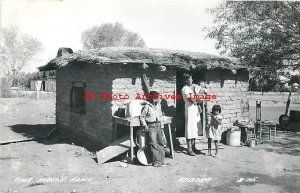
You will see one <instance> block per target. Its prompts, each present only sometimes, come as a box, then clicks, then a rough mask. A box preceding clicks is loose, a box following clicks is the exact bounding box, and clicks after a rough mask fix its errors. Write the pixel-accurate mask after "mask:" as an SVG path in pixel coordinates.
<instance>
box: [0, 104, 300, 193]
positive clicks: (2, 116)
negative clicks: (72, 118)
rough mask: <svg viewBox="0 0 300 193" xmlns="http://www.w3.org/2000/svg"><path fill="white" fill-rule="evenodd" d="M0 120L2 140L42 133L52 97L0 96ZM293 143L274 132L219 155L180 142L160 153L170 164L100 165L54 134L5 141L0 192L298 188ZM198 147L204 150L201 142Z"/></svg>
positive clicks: (51, 123) (291, 136) (299, 139)
mask: <svg viewBox="0 0 300 193" xmlns="http://www.w3.org/2000/svg"><path fill="white" fill-rule="evenodd" d="M283 106H284V105H283ZM271 111H274V110H271ZM271 111H270V112H271ZM251 112H252V111H251ZM280 112H281V110H280ZM252 113H253V112H252ZM276 113H277V112H276ZM251 116H253V115H251ZM0 121H1V122H0V133H1V135H0V140H1V141H8V140H11V139H28V138H30V137H41V136H45V135H46V134H47V133H48V132H49V131H50V130H51V129H52V128H53V127H55V100H53V99H52V100H51V99H50V100H39V101H36V100H32V99H0ZM37 130H38V131H40V132H36V131H37ZM36 133H38V134H36ZM36 135H38V136H36ZM299 144H300V132H288V131H279V132H278V135H277V138H276V139H275V140H271V141H268V140H265V141H264V142H263V144H260V145H257V146H256V147H255V148H250V147H246V146H242V147H230V146H227V145H222V147H224V149H221V150H220V157H219V158H214V157H209V156H203V155H198V156H196V157H191V156H188V155H186V154H185V147H184V146H180V147H176V149H175V150H176V153H175V159H170V158H166V162H167V163H170V164H171V165H172V166H170V167H166V168H154V167H151V166H141V165H138V164H128V163H126V162H124V161H123V162H122V161H119V160H116V161H113V162H109V163H105V164H102V165H99V164H97V163H96V161H95V160H94V159H92V156H91V154H90V152H89V151H87V150H86V149H83V148H82V147H81V146H80V145H78V144H77V143H76V142H75V144H72V141H70V140H66V139H63V138H61V137H59V136H57V137H53V138H50V139H49V140H38V139H36V140H34V141H29V142H21V143H11V144H7V145H0V193H10V192H14V193H23V192H26V193H27V192H30V193H31V192H32V193H33V192H37V193H41V192H42V193H44V192H49V193H50V192H51V193H55V192H57V193H61V192H67V193H71V192H78V193H80V192H87V193H92V192H94V193H95V192H116V193H119V192H122V193H123V192H128V193H129V192H130V193H134V192H211V193H213V192H228V193H234V192H245V193H247V192H251V193H252V192H262V193H265V192H270V193H277V192H278V193H284V192H295V193H296V192H297V193H298V192H299V190H300V164H299V163H300V162H299V161H300V157H299V156H300V146H299ZM197 147H198V148H199V149H202V150H203V151H204V152H206V151H207V149H206V148H207V144H206V141H205V140H201V141H200V143H198V144H197Z"/></svg>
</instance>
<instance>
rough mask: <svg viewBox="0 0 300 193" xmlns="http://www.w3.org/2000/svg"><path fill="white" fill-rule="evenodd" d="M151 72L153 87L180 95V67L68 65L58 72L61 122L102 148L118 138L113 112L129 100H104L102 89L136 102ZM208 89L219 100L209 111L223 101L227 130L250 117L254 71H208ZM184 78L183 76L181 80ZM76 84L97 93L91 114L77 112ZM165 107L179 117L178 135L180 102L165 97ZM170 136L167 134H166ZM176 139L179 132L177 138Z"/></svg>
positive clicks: (58, 118) (89, 103)
mask: <svg viewBox="0 0 300 193" xmlns="http://www.w3.org/2000/svg"><path fill="white" fill-rule="evenodd" d="M143 73H145V74H146V76H147V79H148V82H149V84H150V87H151V90H157V91H159V92H160V93H163V94H174V93H175V90H176V71H175V70H170V69H167V70H166V71H165V72H160V71H158V70H157V69H155V68H153V67H151V66H150V67H149V69H147V70H142V69H141V68H139V67H138V66H136V65H135V66H134V65H133V64H132V65H129V64H128V65H117V64H110V65H103V66H99V65H96V64H81V63H77V64H75V65H68V66H65V67H62V68H60V69H58V70H57V72H56V82H57V84H56V89H57V90H56V123H57V127H58V128H60V129H65V130H67V131H68V132H66V133H68V134H70V135H74V136H76V137H77V138H78V139H82V140H90V141H91V142H94V143H95V145H97V146H99V147H104V146H106V145H108V144H110V143H111V142H112V138H113V127H112V115H113V114H114V113H115V112H116V110H117V109H118V107H119V106H122V105H124V104H126V103H127V102H128V100H101V99H100V98H99V96H100V94H101V93H105V92H106V93H111V94H128V95H129V100H133V99H134V98H135V97H136V95H137V93H140V94H143V93H144V91H143V89H142V84H141V75H142V74H143ZM205 77H206V78H205V79H206V81H207V86H208V91H209V93H211V94H216V95H217V100H216V101H211V102H209V103H208V110H209V111H211V108H212V106H213V105H214V104H216V103H221V104H222V107H223V109H222V114H223V117H224V120H223V123H224V128H226V127H230V126H231V125H232V123H233V122H234V121H235V120H237V119H240V118H246V117H248V116H249V104H248V99H247V91H248V73H246V72H245V73H239V72H238V73H237V74H236V75H232V74H231V73H230V72H225V71H224V70H222V71H221V70H220V71H208V72H207V73H206V75H205ZM179 81H180V80H179ZM74 82H82V83H85V92H93V93H94V94H95V96H96V98H95V100H90V101H86V102H85V113H78V112H73V111H72V110H71V107H70V94H71V88H72V86H73V83H74ZM162 110H163V111H164V112H165V114H166V115H167V116H171V117H173V118H174V119H173V125H172V130H173V135H174V134H175V127H176V110H175V100H173V99H166V100H163V101H162ZM166 134H167V132H166ZM174 137H175V136H174Z"/></svg>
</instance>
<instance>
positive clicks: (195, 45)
mask: <svg viewBox="0 0 300 193" xmlns="http://www.w3.org/2000/svg"><path fill="white" fill-rule="evenodd" d="M0 1H1V0H0ZM220 2H222V1H221V0H210V1H209V0H2V6H1V27H9V26H17V27H18V28H19V30H20V32H21V33H25V34H28V35H31V36H32V37H34V38H37V39H38V40H39V41H40V42H41V43H42V44H43V49H42V50H41V53H40V54H39V55H37V57H36V60H35V61H33V62H32V63H31V64H30V65H29V66H27V67H26V68H25V69H24V71H26V72H30V71H36V70H37V67H39V66H42V65H45V64H46V63H47V62H48V61H49V60H51V59H53V58H55V57H56V53H57V51H58V49H59V48H60V47H70V48H72V49H73V51H78V50H80V49H82V43H81V33H82V32H83V31H85V30H86V29H88V28H91V27H92V26H100V25H101V24H103V23H115V22H120V23H122V24H123V26H124V28H125V29H127V30H130V31H133V32H136V33H138V34H140V35H141V37H142V38H143V39H144V40H145V42H146V45H147V47H149V48H167V49H177V50H188V51H196V52H203V53H208V54H215V55H218V51H217V50H216V49H215V47H214V44H215V40H212V39H207V38H205V36H206V33H205V32H204V31H203V28H204V27H208V26H211V25H212V21H213V16H212V15H211V14H210V13H208V12H207V9H208V8H213V7H215V6H217V5H218V4H219V3H220Z"/></svg>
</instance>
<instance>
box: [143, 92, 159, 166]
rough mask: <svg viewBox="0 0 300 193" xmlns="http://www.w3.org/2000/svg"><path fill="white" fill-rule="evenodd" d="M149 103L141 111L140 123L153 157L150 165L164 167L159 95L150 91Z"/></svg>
mask: <svg viewBox="0 0 300 193" xmlns="http://www.w3.org/2000/svg"><path fill="white" fill-rule="evenodd" d="M148 101H149V102H150V103H148V104H146V105H145V106H144V108H143V109H142V112H141V116H140V122H141V126H143V127H144V129H145V131H146V132H148V136H149V145H150V149H151V152H152V156H153V162H152V165H153V166H154V167H163V166H165V162H164V159H165V150H164V142H163V135H162V128H163V126H164V124H163V115H162V111H161V106H160V101H159V93H158V92H156V91H151V92H150V94H149V96H148Z"/></svg>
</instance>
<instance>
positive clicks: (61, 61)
mask: <svg viewBox="0 0 300 193" xmlns="http://www.w3.org/2000/svg"><path fill="white" fill-rule="evenodd" d="M70 63H84V64H87V63H94V64H98V65H107V64H118V63H119V64H126V63H127V64H128V63H134V64H143V63H146V64H148V65H164V66H166V67H167V68H176V69H185V70H190V69H231V70H232V69H235V70H238V69H246V67H244V66H242V65H241V64H240V63H239V61H238V60H237V59H235V58H229V57H221V56H215V55H209V54H203V53H198V52H188V51H178V50H167V49H151V48H128V47H127V48H125V47H122V48H119V47H111V48H102V49H93V50H81V51H78V52H75V53H72V54H66V55H63V56H61V57H56V58H54V59H52V60H51V61H50V62H48V64H47V65H45V66H41V67H39V70H41V71H47V70H55V69H57V68H60V67H63V66H66V65H68V64H70Z"/></svg>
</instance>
